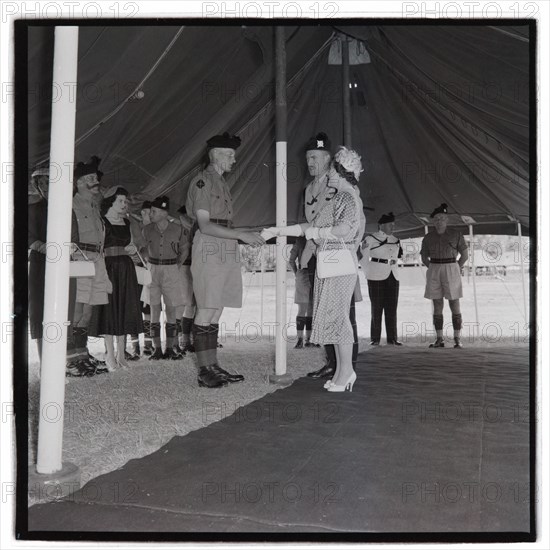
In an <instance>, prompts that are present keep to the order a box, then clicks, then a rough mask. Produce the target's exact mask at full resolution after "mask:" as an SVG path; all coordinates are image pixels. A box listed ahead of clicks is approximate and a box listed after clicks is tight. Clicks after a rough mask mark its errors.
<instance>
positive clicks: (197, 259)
mask: <svg viewBox="0 0 550 550" xmlns="http://www.w3.org/2000/svg"><path fill="white" fill-rule="evenodd" d="M191 274H192V275H193V292H194V294H195V300H196V301H197V307H198V308H199V309H220V308H223V307H242V301H243V279H242V275H241V259H240V252H239V243H238V241H236V240H233V239H219V238H218V237H211V236H210V235H203V234H202V233H201V232H200V231H197V232H196V233H195V237H194V239H193V256H192V262H191Z"/></svg>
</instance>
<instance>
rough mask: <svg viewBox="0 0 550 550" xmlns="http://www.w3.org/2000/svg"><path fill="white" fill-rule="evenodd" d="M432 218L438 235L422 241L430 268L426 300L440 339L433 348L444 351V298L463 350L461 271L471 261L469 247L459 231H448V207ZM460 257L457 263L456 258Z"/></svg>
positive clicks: (457, 340) (423, 253)
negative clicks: (430, 304) (430, 307)
mask: <svg viewBox="0 0 550 550" xmlns="http://www.w3.org/2000/svg"><path fill="white" fill-rule="evenodd" d="M430 217H431V218H432V219H433V221H434V226H435V231H430V233H428V234H427V235H426V236H425V237H424V238H423V239H422V248H421V250H420V254H421V255H422V262H423V263H424V265H425V266H426V267H427V268H428V272H427V273H426V291H425V293H424V298H428V299H429V300H432V301H433V306H434V313H433V322H434V327H435V332H436V335H437V338H436V340H435V342H433V343H432V344H430V347H431V348H443V347H445V342H444V341H443V298H446V299H447V300H449V307H450V308H451V313H452V321H453V329H454V341H455V344H454V347H455V348H461V347H462V343H461V341H460V330H461V329H462V314H461V312H460V298H462V277H461V268H462V266H463V265H464V264H465V263H466V261H467V260H468V245H467V244H466V242H465V241H464V236H463V235H462V233H460V232H458V231H457V230H456V229H447V222H448V217H447V205H446V204H445V203H443V204H441V205H440V206H438V207H437V208H436V209H435V210H434V211H433V212H432V213H431V214H430ZM457 254H459V258H458V260H457V258H456V256H457Z"/></svg>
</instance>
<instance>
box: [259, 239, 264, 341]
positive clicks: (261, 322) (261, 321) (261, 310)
mask: <svg viewBox="0 0 550 550" xmlns="http://www.w3.org/2000/svg"><path fill="white" fill-rule="evenodd" d="M263 252H264V250H263V248H261V249H260V277H261V279H260V327H261V328H260V331H263V330H264V273H265V262H264V254H263Z"/></svg>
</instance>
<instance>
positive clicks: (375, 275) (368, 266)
mask: <svg viewBox="0 0 550 550" xmlns="http://www.w3.org/2000/svg"><path fill="white" fill-rule="evenodd" d="M394 222H395V216H394V215H393V212H390V213H389V214H384V215H382V216H381V217H380V219H379V220H378V231H377V232H376V233H373V234H372V235H367V237H366V238H365V240H364V241H363V247H362V248H363V259H362V261H361V265H362V266H363V268H364V273H365V277H366V278H367V282H368V285H369V296H370V301H371V324H370V340H371V342H370V343H371V346H377V345H378V344H380V334H381V332H382V314H384V316H385V321H386V339H387V343H388V345H394V346H401V345H403V344H402V343H401V342H399V340H397V301H398V299H399V269H398V267H397V259H398V258H400V257H401V256H402V255H403V249H402V248H401V243H400V241H399V239H398V238H397V237H395V236H394V235H393V229H394V225H395V224H394Z"/></svg>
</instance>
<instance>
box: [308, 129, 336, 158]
mask: <svg viewBox="0 0 550 550" xmlns="http://www.w3.org/2000/svg"><path fill="white" fill-rule="evenodd" d="M306 151H327V153H330V140H329V139H328V136H327V135H326V134H325V133H324V132H319V133H318V134H317V135H315V136H313V137H312V138H311V139H310V140H309V141H308V142H307V143H306Z"/></svg>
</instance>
